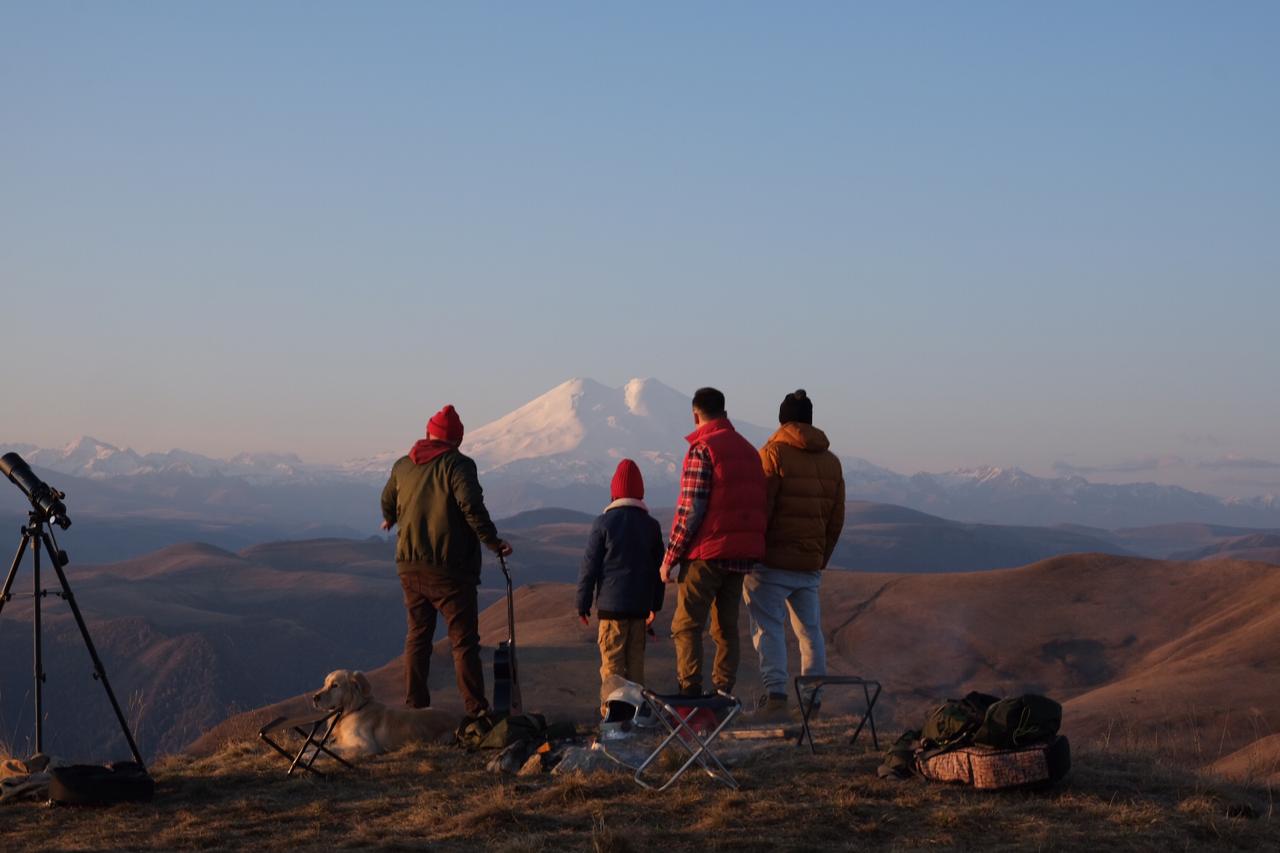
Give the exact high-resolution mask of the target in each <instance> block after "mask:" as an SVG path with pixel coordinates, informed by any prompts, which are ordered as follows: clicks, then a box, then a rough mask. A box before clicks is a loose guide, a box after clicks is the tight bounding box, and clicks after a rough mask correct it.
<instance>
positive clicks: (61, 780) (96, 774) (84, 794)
mask: <svg viewBox="0 0 1280 853" xmlns="http://www.w3.org/2000/svg"><path fill="white" fill-rule="evenodd" d="M50 775H51V776H52V779H50V781H49V800H50V802H53V803H57V804H59V805H66V806H110V805H115V804H116V803H149V802H151V798H152V797H153V796H154V795H155V791H156V783H155V780H154V779H152V778H151V774H149V773H147V771H146V768H145V767H143V766H142V765H141V764H138V763H137V762H136V761H117V762H114V763H112V764H108V765H106V766H103V765H101V764H73V765H71V766H69V767H55V768H54V769H53V770H51V771H50Z"/></svg>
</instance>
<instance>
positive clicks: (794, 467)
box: [742, 390, 844, 719]
mask: <svg viewBox="0 0 1280 853" xmlns="http://www.w3.org/2000/svg"><path fill="white" fill-rule="evenodd" d="M778 422H779V423H780V424H781V426H780V427H779V428H778V431H777V432H775V433H774V434H773V436H772V437H771V438H770V439H769V441H768V443H767V444H765V446H764V448H763V449H762V450H761V451H760V459H761V462H762V463H763V465H764V472H765V476H766V478H767V488H768V492H767V494H768V512H769V528H768V532H767V533H766V552H765V558H764V565H763V566H762V567H758V568H756V569H755V570H754V571H753V572H752V573H751V574H750V576H748V577H747V579H746V582H745V583H744V584H743V589H742V597H743V600H744V601H745V602H746V604H747V613H748V615H749V616H750V618H751V640H752V642H753V643H754V644H755V647H756V653H757V654H759V656H760V678H761V681H763V682H764V688H765V691H766V695H765V696H763V697H762V698H761V701H760V703H759V705H758V708H757V717H758V718H764V719H771V718H778V717H784V716H786V713H787V636H786V627H785V626H784V624H783V617H784V615H785V614H786V611H788V610H789V611H790V615H791V627H792V629H793V630H794V631H795V634H796V639H797V640H799V642H800V672H801V674H802V675H824V674H825V673H826V668H827V657H826V646H825V644H824V643H823V639H822V626H821V624H820V612H821V611H820V608H819V606H818V585H819V580H820V578H821V574H822V570H823V569H825V568H826V567H827V563H828V562H830V560H831V554H832V552H833V551H835V548H836V542H837V541H838V540H839V539H840V531H841V530H842V529H843V528H844V471H843V470H842V468H841V466H840V460H839V459H838V458H836V455H835V454H834V453H832V452H831V450H830V449H829V448H830V442H828V441H827V437H826V435H824V434H823V432H822V430H820V429H815V428H814V426H813V402H812V401H811V400H810V399H809V396H808V395H807V394H806V393H805V392H804V391H803V390H801V391H796V392H795V393H792V394H788V395H787V396H786V398H785V399H784V400H783V401H782V405H781V406H780V407H779V408H778ZM813 699H814V703H815V704H814V708H815V710H816V709H817V707H818V703H819V699H820V697H817V696H814V697H813ZM806 701H807V700H806Z"/></svg>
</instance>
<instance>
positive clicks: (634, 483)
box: [609, 459, 644, 501]
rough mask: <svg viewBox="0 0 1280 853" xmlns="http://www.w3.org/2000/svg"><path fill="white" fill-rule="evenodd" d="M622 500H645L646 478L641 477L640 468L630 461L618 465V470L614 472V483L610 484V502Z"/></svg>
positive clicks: (626, 460) (625, 460) (624, 460)
mask: <svg viewBox="0 0 1280 853" xmlns="http://www.w3.org/2000/svg"><path fill="white" fill-rule="evenodd" d="M620 498H634V499H635V500H638V501H639V500H644V477H642V476H641V475H640V467H639V466H638V465H636V463H634V462H632V461H631V460H630V459H623V460H622V461H621V462H619V463H618V470H617V471H614V472H613V482H611V483H610V484H609V500H611V501H616V500H618V499H620Z"/></svg>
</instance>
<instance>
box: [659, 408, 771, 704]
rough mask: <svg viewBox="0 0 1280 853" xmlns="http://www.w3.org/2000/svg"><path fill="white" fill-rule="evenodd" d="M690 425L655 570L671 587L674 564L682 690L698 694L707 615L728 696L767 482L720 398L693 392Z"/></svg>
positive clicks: (764, 521) (761, 538) (760, 541)
mask: <svg viewBox="0 0 1280 853" xmlns="http://www.w3.org/2000/svg"><path fill="white" fill-rule="evenodd" d="M693 422H694V424H696V425H697V429H696V430H694V431H693V432H692V433H691V434H690V435H688V436H687V439H688V441H689V452H688V454H687V455H686V456H685V459H684V470H683V471H682V473H681V475H680V500H679V503H678V504H677V505H676V514H675V519H674V521H673V522H672V526H671V541H670V543H669V544H668V546H667V553H666V555H665V556H664V557H663V560H662V568H661V570H660V571H661V575H662V580H663V582H664V583H671V582H672V581H674V580H677V577H676V567H677V566H679V567H680V572H679V578H678V580H679V593H678V595H677V598H676V612H675V616H674V617H673V619H672V621H671V637H672V639H673V640H675V647H676V678H677V680H678V681H679V684H680V692H681V693H684V694H686V695H699V694H701V693H702V692H703V683H702V632H703V630H704V629H705V628H706V626H707V619H708V617H710V620H711V637H712V639H713V640H715V644H716V657H715V663H714V664H713V666H712V670H711V684H712V687H713V688H714V689H716V690H723V691H725V692H726V693H729V692H732V690H733V685H734V682H735V681H736V680H737V677H738V660H739V658H740V656H741V644H740V643H739V640H738V614H739V610H740V604H741V601H742V582H743V579H744V578H745V577H746V575H747V573H748V572H750V571H751V568H752V566H753V565H754V564H755V563H756V562H757V561H759V560H761V559H763V558H764V554H765V530H766V528H767V527H768V521H769V520H768V515H767V513H766V496H765V477H764V471H763V469H762V468H761V467H760V455H759V453H758V452H757V451H756V449H755V448H754V447H753V446H752V445H751V442H749V441H747V440H746V439H745V438H743V437H742V436H741V435H739V434H738V432H737V430H735V429H734V428H733V424H732V423H730V422H729V418H728V415H727V414H726V412H725V401H724V394H722V393H721V392H719V391H717V390H716V389H715V388H700V389H698V391H697V393H695V394H694V395H693Z"/></svg>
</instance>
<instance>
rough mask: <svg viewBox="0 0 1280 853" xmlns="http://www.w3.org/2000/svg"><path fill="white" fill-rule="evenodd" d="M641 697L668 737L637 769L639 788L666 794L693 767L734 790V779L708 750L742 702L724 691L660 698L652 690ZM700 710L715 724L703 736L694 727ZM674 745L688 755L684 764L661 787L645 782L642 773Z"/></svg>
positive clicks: (636, 776) (740, 707)
mask: <svg viewBox="0 0 1280 853" xmlns="http://www.w3.org/2000/svg"><path fill="white" fill-rule="evenodd" d="M643 695H644V701H645V702H646V703H647V704H648V705H649V710H651V711H652V712H653V715H654V716H655V717H657V718H658V719H659V720H661V721H662V725H663V726H665V727H666V729H667V736H666V738H664V739H663V741H662V742H661V743H660V744H658V746H657V748H656V749H654V750H653V752H651V753H650V754H649V757H648V758H646V759H645V760H644V761H643V762H642V763H641V764H640V766H639V767H637V768H636V775H635V780H636V782H637V783H638V784H639V785H640V786H641V787H644V788H648V789H649V790H651V791H665V790H666V789H667V788H669V787H671V785H672V784H674V783H675V781H676V780H677V779H679V778H680V777H681V776H683V775H684V772H685V771H686V770H688V769H689V768H690V767H692V766H693V765H694V764H697V765H698V766H700V767H701V768H702V769H703V770H705V771H706V772H707V775H708V776H710V777H711V778H712V779H715V780H716V781H717V782H719V783H720V784H722V785H727V786H729V787H730V788H735V789H736V788H737V787H738V780H737V779H734V778H733V774H732V773H730V772H729V770H728V768H727V767H725V766H724V765H723V764H721V763H720V759H718V758H716V756H715V753H714V752H712V751H711V744H712V743H713V742H714V741H715V739H716V738H718V737H719V736H720V733H721V732H723V731H724V730H725V729H726V728H727V727H728V725H729V723H731V722H733V719H734V717H736V716H738V714H739V713H740V712H741V711H742V703H741V702H739V701H738V700H737V698H735V697H733V696H730V695H729V694H728V693H725V692H724V691H718V692H716V693H715V694H714V695H712V696H683V695H680V694H674V695H666V696H659V695H658V694H657V693H654V692H653V691H652V690H645V691H644V693H643ZM699 711H708V712H710V713H711V715H712V716H713V717H714V719H715V721H716V725H715V728H712V729H711V730H710V731H707V732H706V734H699V733H698V729H697V727H696V726H695V725H694V723H695V722H696V721H697V717H698V716H699V714H698V712H699ZM677 744H678V745H679V746H680V747H681V748H682V749H684V750H685V751H686V752H688V753H689V757H688V759H686V760H685V762H684V764H682V765H680V767H679V769H677V770H676V771H675V772H674V773H672V774H671V775H670V776H668V777H667V778H666V780H665V781H663V782H662V784H660V785H659V784H654V783H650V782H648V781H647V780H646V779H645V778H644V772H645V770H647V769H648V768H649V767H650V765H652V764H653V763H654V762H655V761H657V760H658V758H659V756H661V755H662V753H663V752H664V751H665V750H666V749H667V747H668V746H672V745H677Z"/></svg>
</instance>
